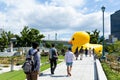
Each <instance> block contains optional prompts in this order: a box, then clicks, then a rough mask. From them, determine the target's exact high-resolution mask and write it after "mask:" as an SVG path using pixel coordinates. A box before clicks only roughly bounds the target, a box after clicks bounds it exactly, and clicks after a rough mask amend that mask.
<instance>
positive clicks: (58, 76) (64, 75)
mask: <svg viewBox="0 0 120 80" xmlns="http://www.w3.org/2000/svg"><path fill="white" fill-rule="evenodd" d="M51 77H67V76H66V75H52V76H51Z"/></svg>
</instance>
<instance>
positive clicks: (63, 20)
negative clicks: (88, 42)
mask: <svg viewBox="0 0 120 80" xmlns="http://www.w3.org/2000/svg"><path fill="white" fill-rule="evenodd" d="M119 5H120V1H119V0H0V28H3V29H4V30H5V31H11V32H12V33H14V34H18V35H19V34H20V32H21V31H22V29H23V28H24V26H29V27H30V28H35V29H38V30H40V33H41V34H44V35H45V36H46V37H45V38H44V39H50V40H54V39H55V34H56V33H57V39H58V40H67V41H68V40H70V39H71V36H72V35H73V33H74V32H76V31H89V32H92V31H94V30H95V29H97V30H99V31H100V35H101V36H102V33H103V27H102V11H101V7H102V6H105V12H104V13H105V18H104V19H105V37H106V38H108V36H109V35H110V15H111V14H113V13H114V12H115V11H117V10H120V6H119Z"/></svg>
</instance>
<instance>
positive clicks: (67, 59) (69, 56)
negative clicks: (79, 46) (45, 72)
mask: <svg viewBox="0 0 120 80" xmlns="http://www.w3.org/2000/svg"><path fill="white" fill-rule="evenodd" d="M73 58H74V54H73V53H72V52H71V48H68V51H67V52H66V53H65V62H66V65H67V76H71V69H72V64H73Z"/></svg>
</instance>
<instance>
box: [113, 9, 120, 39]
mask: <svg viewBox="0 0 120 80" xmlns="http://www.w3.org/2000/svg"><path fill="white" fill-rule="evenodd" d="M111 35H113V36H114V37H116V38H118V40H120V10H118V11H116V12H115V13H113V14H111Z"/></svg>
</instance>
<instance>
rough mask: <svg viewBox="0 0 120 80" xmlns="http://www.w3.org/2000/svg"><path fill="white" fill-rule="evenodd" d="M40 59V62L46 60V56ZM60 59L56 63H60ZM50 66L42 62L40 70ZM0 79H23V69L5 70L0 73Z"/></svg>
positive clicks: (61, 57)
mask: <svg viewBox="0 0 120 80" xmlns="http://www.w3.org/2000/svg"><path fill="white" fill-rule="evenodd" d="M59 57H60V59H63V58H64V57H63V56H59ZM41 61H42V63H44V62H46V61H48V57H47V56H46V57H41ZM60 62H61V61H58V63H60ZM49 67H50V64H48V63H46V64H43V65H42V66H41V68H40V71H41V72H42V71H44V70H46V69H48V68H49ZM0 80H25V74H24V72H23V70H19V71H12V72H6V73H3V74H0Z"/></svg>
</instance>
